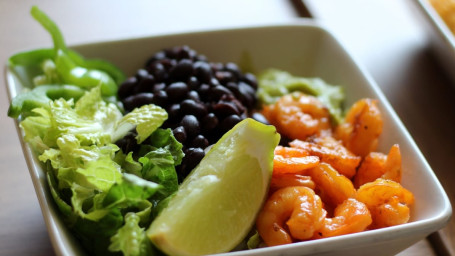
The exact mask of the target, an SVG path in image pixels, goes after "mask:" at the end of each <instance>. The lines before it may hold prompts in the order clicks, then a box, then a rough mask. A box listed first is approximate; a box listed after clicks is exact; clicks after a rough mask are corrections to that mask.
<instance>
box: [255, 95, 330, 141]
mask: <svg viewBox="0 0 455 256" xmlns="http://www.w3.org/2000/svg"><path fill="white" fill-rule="evenodd" d="M262 114H263V115H264V116H265V118H266V119H267V120H268V121H269V122H270V123H271V124H273V125H274V126H275V127H276V128H277V130H278V132H279V133H281V134H283V135H284V136H286V137H288V138H291V139H301V140H304V139H306V138H307V137H308V136H311V135H315V134H318V133H320V132H321V131H323V130H329V129H330V128H331V126H330V115H329V111H328V109H327V108H326V107H325V106H324V104H322V103H321V102H320V101H319V100H318V99H317V98H316V97H313V96H310V95H306V94H303V93H301V92H293V93H291V94H287V95H285V96H283V97H281V98H280V99H279V100H278V101H277V102H276V103H275V104H272V105H268V106H265V107H264V109H263V111H262Z"/></svg>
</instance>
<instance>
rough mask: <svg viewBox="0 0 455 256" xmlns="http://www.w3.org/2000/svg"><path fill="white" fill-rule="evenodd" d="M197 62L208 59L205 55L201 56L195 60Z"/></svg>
mask: <svg viewBox="0 0 455 256" xmlns="http://www.w3.org/2000/svg"><path fill="white" fill-rule="evenodd" d="M194 59H195V60H196V61H205V62H206V61H207V57H206V56H205V55H203V54H199V55H197V56H196V57H195V58H194Z"/></svg>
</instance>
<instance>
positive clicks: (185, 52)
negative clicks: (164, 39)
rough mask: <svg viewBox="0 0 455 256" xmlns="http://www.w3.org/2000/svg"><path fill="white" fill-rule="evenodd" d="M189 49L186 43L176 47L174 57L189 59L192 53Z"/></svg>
mask: <svg viewBox="0 0 455 256" xmlns="http://www.w3.org/2000/svg"><path fill="white" fill-rule="evenodd" d="M191 51H192V50H191V49H190V47H188V46H187V45H184V46H182V47H177V49H176V56H175V57H176V58H177V59H178V60H181V59H191V57H192V55H193V54H192V53H191Z"/></svg>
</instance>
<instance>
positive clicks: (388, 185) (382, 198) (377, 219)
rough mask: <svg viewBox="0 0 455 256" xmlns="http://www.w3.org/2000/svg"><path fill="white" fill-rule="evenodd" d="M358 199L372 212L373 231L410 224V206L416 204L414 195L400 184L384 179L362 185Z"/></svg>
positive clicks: (358, 192) (358, 191)
mask: <svg viewBox="0 0 455 256" xmlns="http://www.w3.org/2000/svg"><path fill="white" fill-rule="evenodd" d="M356 199H357V200H359V201H360V202H362V203H364V204H366V206H367V207H368V209H369V210H370V212H371V216H372V218H373V223H372V224H371V226H370V227H369V228H371V229H376V228H382V227H389V226H394V225H399V224H403V223H406V222H408V221H409V218H410V210H409V206H410V205H412V204H413V203H414V195H413V194H412V193H411V192H410V191H408V190H407V189H405V188H403V187H402V186H401V185H400V183H398V182H395V181H392V180H386V179H382V178H379V179H376V180H375V181H373V182H369V183H366V184H364V185H362V186H361V187H360V188H359V189H358V190H357V196H356Z"/></svg>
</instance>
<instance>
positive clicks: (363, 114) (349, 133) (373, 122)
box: [335, 99, 383, 157]
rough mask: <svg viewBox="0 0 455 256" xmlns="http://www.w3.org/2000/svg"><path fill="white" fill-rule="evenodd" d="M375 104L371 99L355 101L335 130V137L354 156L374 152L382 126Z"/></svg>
mask: <svg viewBox="0 0 455 256" xmlns="http://www.w3.org/2000/svg"><path fill="white" fill-rule="evenodd" d="M377 104H378V101H377V100H372V99H361V100H359V101H357V102H356V103H355V104H354V105H353V106H352V107H351V108H350V110H349V111H348V113H347V115H346V118H345V120H344V122H343V123H341V124H340V125H338V127H337V128H336V130H335V136H336V137H337V138H338V139H340V140H342V141H343V144H344V145H345V146H346V148H347V149H349V150H350V151H351V152H353V153H354V154H355V155H360V156H362V157H363V156H366V155H367V154H368V153H370V152H372V151H375V150H376V147H377V145H378V137H379V135H380V134H381V133H382V124H383V121H382V117H381V112H380V110H379V108H378V106H377Z"/></svg>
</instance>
